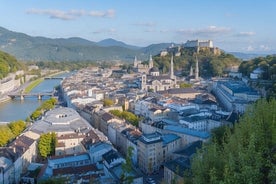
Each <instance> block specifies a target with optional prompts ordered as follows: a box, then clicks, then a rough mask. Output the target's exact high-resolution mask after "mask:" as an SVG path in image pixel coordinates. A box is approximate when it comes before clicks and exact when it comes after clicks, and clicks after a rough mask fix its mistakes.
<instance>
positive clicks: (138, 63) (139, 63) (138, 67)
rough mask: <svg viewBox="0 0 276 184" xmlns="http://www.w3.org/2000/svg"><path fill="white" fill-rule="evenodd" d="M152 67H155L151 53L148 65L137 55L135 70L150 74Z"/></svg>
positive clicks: (134, 64)
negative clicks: (138, 58) (139, 59)
mask: <svg viewBox="0 0 276 184" xmlns="http://www.w3.org/2000/svg"><path fill="white" fill-rule="evenodd" d="M151 68H153V59H152V56H151V55H150V59H149V64H148V65H147V64H142V61H138V60H137V58H136V56H135V58H134V62H133V69H134V71H135V72H138V73H145V74H148V73H149V71H150V69H151Z"/></svg>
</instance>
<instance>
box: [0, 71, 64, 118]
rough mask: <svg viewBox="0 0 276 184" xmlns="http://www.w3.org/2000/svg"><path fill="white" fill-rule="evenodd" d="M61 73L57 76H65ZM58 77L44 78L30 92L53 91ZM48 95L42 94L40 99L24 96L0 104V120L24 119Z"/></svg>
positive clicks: (58, 82) (58, 81)
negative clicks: (23, 97)
mask: <svg viewBox="0 0 276 184" xmlns="http://www.w3.org/2000/svg"><path fill="white" fill-rule="evenodd" d="M67 75H68V74H63V75H59V76H67ZM60 82H61V80H60V79H50V80H44V81H43V82H41V83H40V84H39V85H37V86H36V87H35V88H34V89H33V90H32V91H31V92H30V93H32V92H33V93H38V92H41V93H43V92H50V91H53V89H54V87H55V86H57V85H59V84H60ZM49 98H50V97H47V96H43V97H42V100H38V99H37V97H26V98H25V99H24V100H20V98H15V99H13V100H9V101H7V102H5V103H1V104H0V122H11V121H16V120H25V119H26V118H27V117H28V116H29V115H30V114H31V113H32V112H33V111H34V110H35V109H36V108H37V107H39V106H40V105H41V103H43V101H45V100H47V99H49Z"/></svg>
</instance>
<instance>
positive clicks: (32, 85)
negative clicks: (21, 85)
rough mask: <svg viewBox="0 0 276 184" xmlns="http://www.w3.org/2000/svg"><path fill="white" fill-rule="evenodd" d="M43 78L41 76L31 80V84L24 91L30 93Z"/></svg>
mask: <svg viewBox="0 0 276 184" xmlns="http://www.w3.org/2000/svg"><path fill="white" fill-rule="evenodd" d="M43 80H44V79H43V78H39V79H36V80H35V81H33V82H31V84H30V85H29V86H27V87H26V88H25V90H24V93H30V92H31V91H32V89H33V88H34V87H36V86H37V85H38V84H40V83H41V82H42V81H43Z"/></svg>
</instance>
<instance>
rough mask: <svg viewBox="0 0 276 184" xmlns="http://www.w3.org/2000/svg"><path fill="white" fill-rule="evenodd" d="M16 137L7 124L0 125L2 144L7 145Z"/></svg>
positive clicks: (0, 144)
mask: <svg viewBox="0 0 276 184" xmlns="http://www.w3.org/2000/svg"><path fill="white" fill-rule="evenodd" d="M12 138H14V135H13V133H12V131H11V129H9V127H8V126H6V125H0V146H5V145H6V144H7V143H8V141H9V140H11V139H12Z"/></svg>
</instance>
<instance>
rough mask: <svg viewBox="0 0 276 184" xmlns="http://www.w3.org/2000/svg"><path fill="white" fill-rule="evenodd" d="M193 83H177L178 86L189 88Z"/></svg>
mask: <svg viewBox="0 0 276 184" xmlns="http://www.w3.org/2000/svg"><path fill="white" fill-rule="evenodd" d="M192 86H193V85H192V84H188V83H185V82H182V83H180V84H179V87H180V88H191V87H192Z"/></svg>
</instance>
